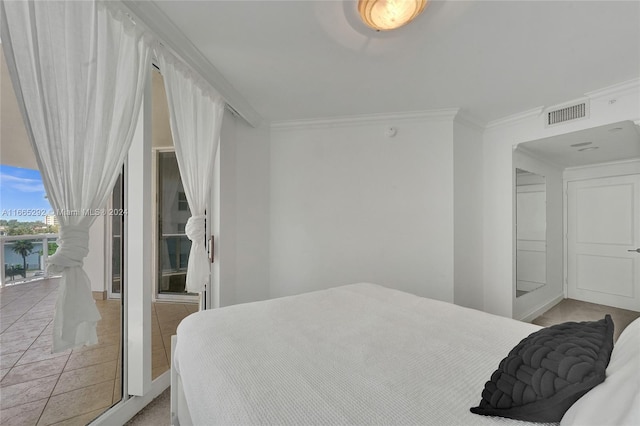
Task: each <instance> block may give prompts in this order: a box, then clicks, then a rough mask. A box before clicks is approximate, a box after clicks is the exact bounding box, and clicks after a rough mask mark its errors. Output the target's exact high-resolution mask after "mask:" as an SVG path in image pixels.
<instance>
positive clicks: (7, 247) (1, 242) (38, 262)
mask: <svg viewBox="0 0 640 426" xmlns="http://www.w3.org/2000/svg"><path fill="white" fill-rule="evenodd" d="M57 239H58V234H36V235H12V236H7V235H2V236H0V263H1V264H2V265H3V267H2V268H1V269H0V274H1V276H0V287H5V286H10V285H15V284H22V283H26V282H29V281H33V280H41V279H46V278H50V277H49V276H48V274H47V271H46V264H47V259H48V256H49V253H50V252H53V251H55V249H56V248H57V244H56V241H57ZM23 255H24V256H23Z"/></svg>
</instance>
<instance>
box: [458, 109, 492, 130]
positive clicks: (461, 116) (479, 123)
mask: <svg viewBox="0 0 640 426" xmlns="http://www.w3.org/2000/svg"><path fill="white" fill-rule="evenodd" d="M454 121H456V122H458V123H460V124H463V125H466V126H467V127H475V128H476V129H477V130H484V129H485V128H486V126H487V122H486V121H484V120H482V119H480V118H478V117H476V116H475V115H473V114H471V113H469V112H468V111H466V110H463V109H461V110H460V111H458V114H456V116H455V119H454Z"/></svg>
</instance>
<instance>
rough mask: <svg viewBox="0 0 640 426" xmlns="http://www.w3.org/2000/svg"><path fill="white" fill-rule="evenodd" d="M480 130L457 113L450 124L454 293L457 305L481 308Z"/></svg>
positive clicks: (481, 177) (481, 176)
mask: <svg viewBox="0 0 640 426" xmlns="http://www.w3.org/2000/svg"><path fill="white" fill-rule="evenodd" d="M482 131H483V129H481V128H480V127H478V126H476V125H474V124H472V123H469V122H467V121H465V120H464V119H462V118H461V117H459V116H458V117H456V120H455V122H454V124H453V153H454V160H453V171H454V175H453V183H454V193H453V196H454V202H453V204H454V294H453V301H454V303H455V304H457V305H462V306H466V307H469V308H474V309H480V310H481V309H483V308H484V303H483V297H482V291H483V290H482V259H483V252H482V217H483V216H482V179H483V174H482V161H481V159H482Z"/></svg>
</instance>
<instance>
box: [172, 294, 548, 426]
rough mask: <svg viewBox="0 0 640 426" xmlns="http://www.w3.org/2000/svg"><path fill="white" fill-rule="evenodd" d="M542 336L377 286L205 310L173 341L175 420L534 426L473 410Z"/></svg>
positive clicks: (481, 314) (197, 422) (500, 320)
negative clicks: (495, 376) (513, 356)
mask: <svg viewBox="0 0 640 426" xmlns="http://www.w3.org/2000/svg"><path fill="white" fill-rule="evenodd" d="M540 328H541V327H538V326H536V325H532V324H528V323H523V322H519V321H515V320H511V319H507V318H503V317H499V316H495V315H490V314H487V313H484V312H480V311H476V310H472V309H467V308H463V307H460V306H456V305H452V304H450V303H445V302H440V301H436V300H431V299H426V298H422V297H417V296H414V295H410V294H408V293H404V292H401V291H397V290H391V289H388V288H385V287H381V286H377V285H374V284H366V283H361V284H353V285H348V286H342V287H336V288H332V289H328V290H321V291H316V292H311V293H306V294H301V295H297V296H291V297H283V298H278V299H272V300H268V301H263V302H256V303H248V304H242V305H235V306H230V307H226V308H222V309H216V310H209V311H203V312H198V313H196V314H193V315H191V316H189V317H187V318H185V319H184V320H183V321H182V323H181V324H180V326H179V327H178V331H177V339H175V336H174V350H173V359H172V422H173V424H174V425H182V426H187V425H190V424H195V425H215V424H223V425H230V424H242V425H249V424H279V425H305V424H331V425H343V424H352V425H356V424H363V425H364V424H367V425H368V424H394V425H396V424H419V425H453V424H455V425H489V424H490V425H498V424H526V423H523V422H521V421H516V420H511V419H506V418H502V417H491V416H480V415H477V414H474V413H471V412H470V411H469V408H470V407H473V406H476V405H478V401H479V399H480V393H481V391H482V389H483V386H484V384H485V382H486V381H487V380H488V378H489V377H490V376H491V375H492V372H493V371H494V370H495V368H496V366H497V365H498V364H499V363H500V360H501V359H502V358H504V356H505V355H506V354H507V353H508V352H509V351H510V349H511V348H513V347H514V346H515V345H516V344H518V342H520V341H521V340H522V339H523V338H524V337H526V336H528V335H529V334H531V333H533V332H536V331H537V330H540ZM537 424H540V423H537Z"/></svg>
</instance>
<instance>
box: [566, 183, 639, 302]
mask: <svg viewBox="0 0 640 426" xmlns="http://www.w3.org/2000/svg"><path fill="white" fill-rule="evenodd" d="M567 195H568V217H567V220H568V235H567V251H568V295H569V298H571V299H577V300H584V301H587V302H592V303H599V304H603V305H608V306H615V307H618V308H623V309H631V310H635V311H640V250H638V249H640V175H637V174H636V175H627V176H617V177H608V178H600V179H589V180H584V181H574V182H569V185H568V194H567Z"/></svg>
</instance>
